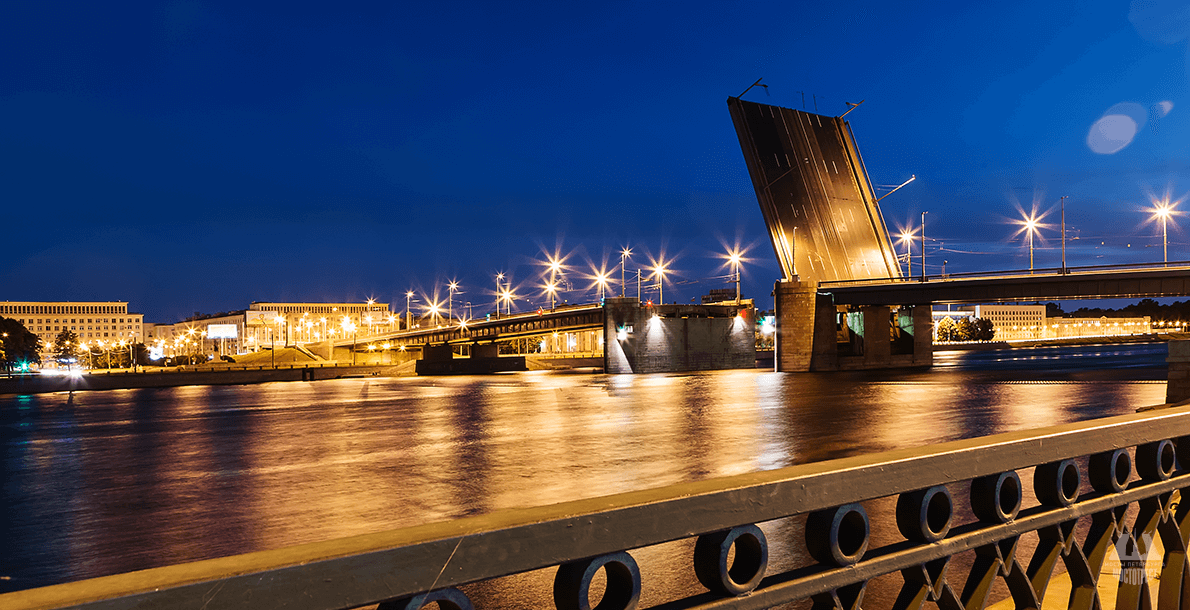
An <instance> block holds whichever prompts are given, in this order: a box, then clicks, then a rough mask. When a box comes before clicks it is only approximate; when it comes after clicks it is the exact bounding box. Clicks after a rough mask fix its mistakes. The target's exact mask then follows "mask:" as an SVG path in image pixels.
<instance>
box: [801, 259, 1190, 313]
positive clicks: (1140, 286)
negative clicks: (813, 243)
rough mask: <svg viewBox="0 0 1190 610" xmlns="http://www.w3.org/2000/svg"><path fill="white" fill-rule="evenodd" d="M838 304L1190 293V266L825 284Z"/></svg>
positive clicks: (1042, 299) (821, 289)
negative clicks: (920, 280)
mask: <svg viewBox="0 0 1190 610" xmlns="http://www.w3.org/2000/svg"><path fill="white" fill-rule="evenodd" d="M818 290H819V291H820V292H826V293H830V294H831V295H832V296H833V297H834V299H835V303H837V304H839V305H899V304H918V303H921V304H925V303H942V304H945V303H955V304H966V303H1008V302H1019V301H1060V300H1074V299H1124V298H1127V299H1137V298H1161V297H1184V296H1190V267H1179V268H1176V269H1173V268H1162V269H1155V270H1143V271H1142V270H1137V271H1114V272H1093V273H1073V274H1065V275H1063V274H1047V275H1023V276H1009V277H992V278H963V279H944V280H930V281H926V282H919V281H897V282H893V283H884V284H867V285H846V284H841V283H840V284H830V285H820V286H819V287H818Z"/></svg>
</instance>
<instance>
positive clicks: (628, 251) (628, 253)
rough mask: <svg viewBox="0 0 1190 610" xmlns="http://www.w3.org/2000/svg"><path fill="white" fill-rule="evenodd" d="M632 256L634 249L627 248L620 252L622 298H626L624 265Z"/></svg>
mask: <svg viewBox="0 0 1190 610" xmlns="http://www.w3.org/2000/svg"><path fill="white" fill-rule="evenodd" d="M630 256H632V249H631V248H629V247H627V246H625V247H624V249H623V250H620V297H621V298H623V297H624V265H625V261H626V260H627V259H628V257H630Z"/></svg>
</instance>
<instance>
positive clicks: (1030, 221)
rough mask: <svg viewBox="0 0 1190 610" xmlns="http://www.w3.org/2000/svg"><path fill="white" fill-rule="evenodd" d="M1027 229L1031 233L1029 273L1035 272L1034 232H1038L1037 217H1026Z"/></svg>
mask: <svg viewBox="0 0 1190 610" xmlns="http://www.w3.org/2000/svg"><path fill="white" fill-rule="evenodd" d="M1025 231H1026V232H1027V233H1028V234H1029V274H1030V275H1032V273H1033V234H1034V233H1036V232H1037V219H1036V218H1034V217H1032V216H1029V217H1028V218H1025Z"/></svg>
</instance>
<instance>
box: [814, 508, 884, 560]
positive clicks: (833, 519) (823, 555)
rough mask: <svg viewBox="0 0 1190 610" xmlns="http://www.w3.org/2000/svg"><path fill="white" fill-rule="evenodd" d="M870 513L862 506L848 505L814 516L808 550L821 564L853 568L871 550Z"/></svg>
mask: <svg viewBox="0 0 1190 610" xmlns="http://www.w3.org/2000/svg"><path fill="white" fill-rule="evenodd" d="M870 533H871V528H870V526H869V524H868V513H867V512H866V511H864V507H863V506H861V505H859V504H844V505H842V506H837V507H835V508H828V509H825V510H820V511H816V512H813V513H810V516H809V518H807V519H806V548H807V550H809V551H810V556H811V557H813V558H814V559H816V560H818V561H819V562H820V563H829V564H834V565H837V566H840V567H842V566H849V565H853V564H855V563H856V562H858V561H859V560H860V559H861V558H863V556H864V551H867V550H868V535H869V534H870Z"/></svg>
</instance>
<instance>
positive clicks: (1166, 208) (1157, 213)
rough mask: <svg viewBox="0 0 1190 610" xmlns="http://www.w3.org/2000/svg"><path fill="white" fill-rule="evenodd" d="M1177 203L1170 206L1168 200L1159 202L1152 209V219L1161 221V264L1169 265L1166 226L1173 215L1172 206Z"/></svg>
mask: <svg viewBox="0 0 1190 610" xmlns="http://www.w3.org/2000/svg"><path fill="white" fill-rule="evenodd" d="M1175 205H1177V203H1174V204H1172V205H1171V204H1170V203H1169V199H1166V200H1164V201H1161V202H1160V203H1158V204H1157V207H1155V208H1153V217H1154V218H1160V219H1161V258H1162V262H1164V263H1165V264H1167V265H1168V264H1169V233H1168V232H1167V230H1166V224H1167V223H1168V222H1169V217H1170V216H1171V215H1173V213H1174V212H1173V206H1175Z"/></svg>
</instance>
